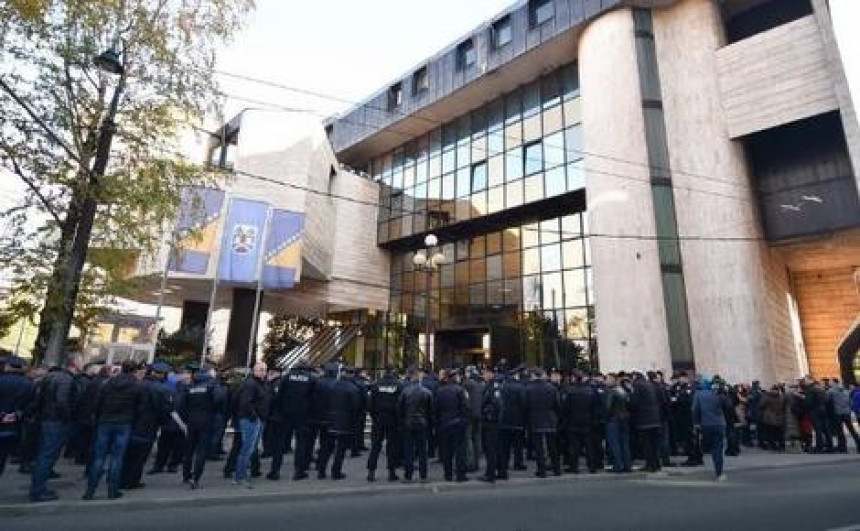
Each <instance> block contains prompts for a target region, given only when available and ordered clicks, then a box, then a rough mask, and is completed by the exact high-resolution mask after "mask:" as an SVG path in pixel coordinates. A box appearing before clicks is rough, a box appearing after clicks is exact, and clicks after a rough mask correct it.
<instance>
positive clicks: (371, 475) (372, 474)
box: [367, 470, 376, 483]
mask: <svg viewBox="0 0 860 531" xmlns="http://www.w3.org/2000/svg"><path fill="white" fill-rule="evenodd" d="M367 481H368V482H369V483H373V482H374V481H376V472H374V471H373V470H368V471H367Z"/></svg>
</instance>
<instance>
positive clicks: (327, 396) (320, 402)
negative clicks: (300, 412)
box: [310, 376, 335, 426]
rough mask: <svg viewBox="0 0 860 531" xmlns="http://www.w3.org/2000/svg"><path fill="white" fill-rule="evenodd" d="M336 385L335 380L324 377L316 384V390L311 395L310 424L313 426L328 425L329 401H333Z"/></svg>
mask: <svg viewBox="0 0 860 531" xmlns="http://www.w3.org/2000/svg"><path fill="white" fill-rule="evenodd" d="M334 383H335V379H334V378H332V377H331V376H323V377H322V378H319V379H318V380H317V381H316V383H315V384H314V390H313V393H311V404H312V405H311V418H310V422H311V423H312V424H319V425H323V426H326V425H328V422H329V419H328V410H329V401H330V400H331V393H332V388H333V387H334Z"/></svg>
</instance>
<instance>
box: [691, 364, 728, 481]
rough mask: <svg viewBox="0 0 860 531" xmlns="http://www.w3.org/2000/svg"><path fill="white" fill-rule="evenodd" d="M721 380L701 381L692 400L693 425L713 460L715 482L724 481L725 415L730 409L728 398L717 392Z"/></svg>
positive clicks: (716, 378)
mask: <svg viewBox="0 0 860 531" xmlns="http://www.w3.org/2000/svg"><path fill="white" fill-rule="evenodd" d="M721 383H722V380H721V379H720V377H719V376H714V379H713V382H709V381H707V380H706V381H703V382H702V390H701V391H699V392H698V393H696V396H695V398H693V425H694V427H695V430H696V431H698V432H701V434H702V439H703V440H704V446H705V448H707V449H709V450H710V452H711V457H712V458H713V460H714V472H715V473H716V475H717V481H725V479H726V476H725V474H723V448H724V446H725V440H726V415H727V413H729V412H730V411H731V409H732V403H731V401H730V400H729V397H728V396H727V395H726V394H725V393H722V392H719V388H720V385H721Z"/></svg>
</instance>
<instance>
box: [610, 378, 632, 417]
mask: <svg viewBox="0 0 860 531" xmlns="http://www.w3.org/2000/svg"><path fill="white" fill-rule="evenodd" d="M606 410H607V412H608V413H607V415H608V420H609V422H628V421H629V420H630V395H628V394H627V391H625V390H624V388H623V387H621V386H620V385H618V386H617V387H614V388H608V389H607V391H606Z"/></svg>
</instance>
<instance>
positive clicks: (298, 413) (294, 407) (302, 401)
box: [276, 367, 317, 425]
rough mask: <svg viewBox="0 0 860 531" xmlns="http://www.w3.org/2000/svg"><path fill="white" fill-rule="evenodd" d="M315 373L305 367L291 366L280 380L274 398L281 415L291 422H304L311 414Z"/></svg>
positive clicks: (315, 379)
mask: <svg viewBox="0 0 860 531" xmlns="http://www.w3.org/2000/svg"><path fill="white" fill-rule="evenodd" d="M316 382H317V377H316V375H315V374H314V373H313V372H312V371H311V370H310V369H307V368H304V367H296V368H293V369H292V370H291V371H290V372H289V373H288V374H287V375H286V376H284V378H283V379H282V380H281V385H280V387H279V388H278V396H277V398H276V401H277V404H278V405H277V408H278V411H279V413H280V415H281V417H282V418H283V419H284V420H285V421H287V422H291V423H295V424H301V425H303V424H305V423H307V422H308V419H309V418H310V416H311V409H312V407H313V397H314V393H315V386H316Z"/></svg>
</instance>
